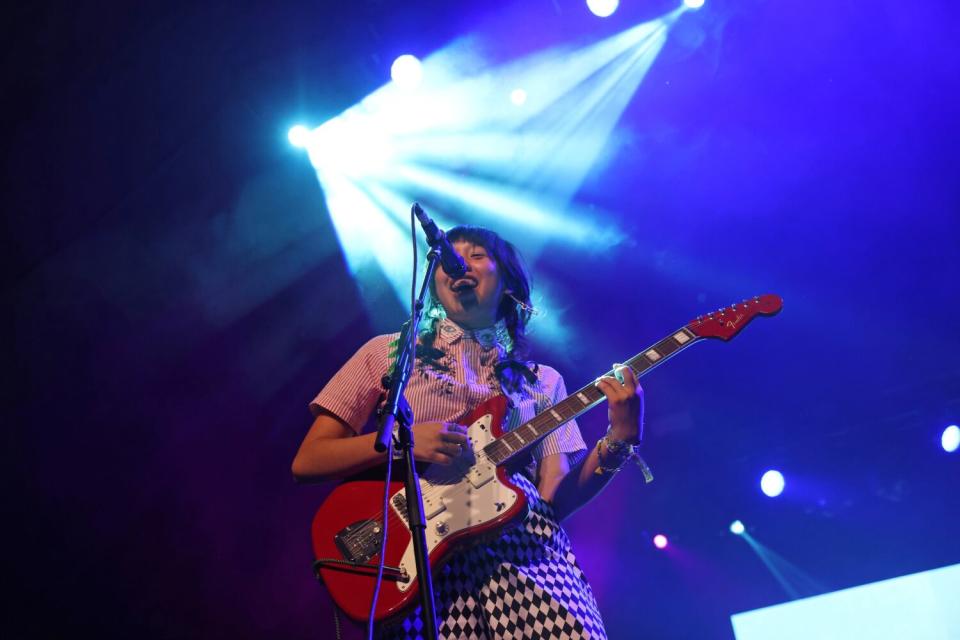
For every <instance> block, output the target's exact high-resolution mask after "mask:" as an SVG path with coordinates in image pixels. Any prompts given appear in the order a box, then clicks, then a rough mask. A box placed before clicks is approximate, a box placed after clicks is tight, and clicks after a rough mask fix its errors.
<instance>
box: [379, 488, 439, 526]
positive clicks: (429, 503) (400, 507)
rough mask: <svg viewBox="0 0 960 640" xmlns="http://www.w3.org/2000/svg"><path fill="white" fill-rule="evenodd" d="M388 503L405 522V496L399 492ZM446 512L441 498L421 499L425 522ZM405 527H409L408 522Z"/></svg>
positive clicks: (435, 496) (436, 496)
mask: <svg viewBox="0 0 960 640" xmlns="http://www.w3.org/2000/svg"><path fill="white" fill-rule="evenodd" d="M390 503H391V504H392V505H393V508H394V510H395V511H396V512H397V514H399V515H400V517H401V518H403V521H404V522H407V496H406V495H405V494H404V493H403V492H400V493H398V494H396V495H395V496H393V498H391V500H390ZM446 510H447V505H445V504H444V503H443V496H439V495H434V496H430V497H425V498H424V499H423V517H424V519H425V520H429V519H430V518H433V517H434V516H436V515H437V514H440V513H443V512H444V511H446ZM407 526H408V527H409V526H410V523H409V522H407Z"/></svg>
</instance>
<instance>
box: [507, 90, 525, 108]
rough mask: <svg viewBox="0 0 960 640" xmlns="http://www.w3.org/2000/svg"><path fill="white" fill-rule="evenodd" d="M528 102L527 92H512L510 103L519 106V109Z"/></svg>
mask: <svg viewBox="0 0 960 640" xmlns="http://www.w3.org/2000/svg"><path fill="white" fill-rule="evenodd" d="M526 101H527V92H526V91H524V90H523V89H514V90H513V91H511V92H510V102H512V103H513V104H515V105H517V106H518V107H521V106H523V103H524V102H526Z"/></svg>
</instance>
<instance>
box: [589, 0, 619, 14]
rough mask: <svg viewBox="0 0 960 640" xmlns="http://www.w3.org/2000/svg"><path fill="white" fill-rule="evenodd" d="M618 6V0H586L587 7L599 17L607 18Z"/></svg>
mask: <svg viewBox="0 0 960 640" xmlns="http://www.w3.org/2000/svg"><path fill="white" fill-rule="evenodd" d="M619 6H620V0H587V8H588V9H590V12H591V13H592V14H593V15H595V16H597V17H600V18H608V17H610V16H612V15H613V12H614V11H616V10H617V7H619Z"/></svg>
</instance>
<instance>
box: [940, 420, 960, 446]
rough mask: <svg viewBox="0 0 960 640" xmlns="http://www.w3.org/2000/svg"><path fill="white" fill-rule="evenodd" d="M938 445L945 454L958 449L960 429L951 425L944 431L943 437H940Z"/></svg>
mask: <svg viewBox="0 0 960 640" xmlns="http://www.w3.org/2000/svg"><path fill="white" fill-rule="evenodd" d="M940 445H941V446H942V447H943V450H944V451H946V452H947V453H953V452H954V451H956V450H957V447H960V427H958V426H957V425H955V424H952V425H950V426H949V427H947V428H946V429H944V430H943V435H942V436H940Z"/></svg>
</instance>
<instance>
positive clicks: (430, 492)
mask: <svg viewBox="0 0 960 640" xmlns="http://www.w3.org/2000/svg"><path fill="white" fill-rule="evenodd" d="M642 355H643V354H642V353H641V354H638V355H637V356H634V357H633V358H630V360H628V361H627V362H626V363H624V365H625V366H629V367H630V369H631V370H632V371H633V372H634V374H635V375H640V374H641V372H640V371H638V370H637V369H636V367H635V366H634V365H633V363H632V361H633V360H636V359H637V358H639V357H641V356H642ZM602 375H603V376H612V375H614V372H613V370H610V371H608V372H606V373H604V374H602ZM582 391H583V390H582V389H581V390H578V391H577V392H574V395H576V394H577V393H581V392H582ZM599 400H602V398H600V399H599ZM548 410H549V409H548ZM544 413H545V412H541V413H539V414H537V415H536V416H534V417H533V418H532V419H530V420H528V421H527V422H525V423H524V424H522V425H520V426H519V427H517V428H516V429H514V430H513V431H508V432H507V433H505V434H503V435H502V436H500V437H498V438H496V439H494V440H491V441H490V442H489V443H487V444H486V445H484V446H483V447H481V448H480V449H479V450H475V451H474V455H475V456H476V458H477V462H478V463H479V462H481V461H483V460H489V456H488V455H487V454H486V448H487V447H488V446H490V445H491V444H493V443H495V442H503V441H504V439H505V438H506V437H507V436H509V435H510V434H512V433H516V432H517V431H519V430H520V429H521V428H523V427H525V426H527V425H529V424H532V423H533V422H534V421H535V420H536V419H537V418H538V417H540V416H542V415H544ZM580 413H582V412H580ZM580 413H575V414H574V415H573V416H571V417H570V418H566V419H565V420H564V421H563V422H561V423H560V424H559V425H555V426H554V427H553V428H554V429H555V428H558V427H559V426H561V425H562V424H564V423H566V422H569V421H570V420H573V419H575V418H576V417H577V416H578V415H580ZM540 437H545V436H537V438H538V439H539V438H540ZM521 442H523V440H522V439H521ZM506 446H507V447H508V449H509V448H510V445H509V444H507V445H506ZM526 447H527V443H525V442H524V443H523V446H521V447H520V448H519V449H511V450H510V453H509V455H508V456H507V457H506V458H505V459H504V460H503V461H502V462H501V463H500V464H503V462H506V461H507V460H509V459H510V458H512V457H513V456H514V455H515V454H516V453H517V452H518V451H521V450H523V449H525V448H526ZM491 462H493V461H492V460H491ZM494 464H495V466H499V465H498V464H497V463H494ZM421 491H422V493H421V496H423V497H424V498H428V497H429V498H433V497H436V496H438V495H440V496H442V495H444V494H446V493H449V492H450V491H451V490H450V488H449V485H441V486H438V485H429V486H428V488H427V489H426V491H423V489H422V488H421ZM397 493H399V491H398V492H397ZM396 495H397V494H396V493H395V494H393V496H391V497H390V500H391V503H392V501H393V497H394V496H396ZM441 513H442V511H441ZM391 515H393V516H394V517H396V518H397V519H398V520H400V522H401V523H403V524H404V525H406V521H405V520H401V519H400V517H399V516H398V515H397V514H396V511H395V510H391ZM377 516H378V513H377V512H374V513H371V514H370V515H369V516H367V518H365V520H368V521H372V522H377V523H381V524H382V520H381V519H380V518H378V517H377ZM406 526H407V528H408V529H409V525H406Z"/></svg>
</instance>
